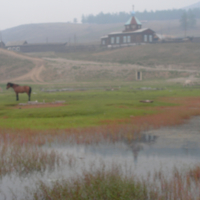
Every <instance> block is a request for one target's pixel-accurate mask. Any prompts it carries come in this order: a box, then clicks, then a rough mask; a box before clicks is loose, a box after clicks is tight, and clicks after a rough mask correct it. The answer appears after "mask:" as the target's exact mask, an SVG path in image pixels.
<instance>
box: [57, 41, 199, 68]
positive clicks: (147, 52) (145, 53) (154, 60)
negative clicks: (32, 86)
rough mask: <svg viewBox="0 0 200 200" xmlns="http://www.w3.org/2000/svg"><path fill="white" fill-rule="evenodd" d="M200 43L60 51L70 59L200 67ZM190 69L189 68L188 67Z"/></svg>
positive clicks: (62, 55)
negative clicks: (99, 50) (89, 50)
mask: <svg viewBox="0 0 200 200" xmlns="http://www.w3.org/2000/svg"><path fill="white" fill-rule="evenodd" d="M199 53H200V43H170V44H149V45H141V46H134V47H125V48H119V49H114V50H105V51H101V52H92V53H91V52H74V53H66V54H65V53H60V54H57V56H61V57H64V58H68V59H79V60H92V61H99V62H114V63H117V62H118V63H123V64H137V65H142V66H155V65H163V66H165V65H178V66H189V65H190V67H199V62H200V58H199ZM188 69H189V68H188Z"/></svg>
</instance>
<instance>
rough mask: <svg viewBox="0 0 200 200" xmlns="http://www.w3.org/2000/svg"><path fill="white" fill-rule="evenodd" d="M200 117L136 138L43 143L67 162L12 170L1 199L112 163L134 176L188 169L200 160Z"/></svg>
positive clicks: (2, 183) (2, 184)
mask: <svg viewBox="0 0 200 200" xmlns="http://www.w3.org/2000/svg"><path fill="white" fill-rule="evenodd" d="M199 122H200V117H195V118H193V119H191V120H190V121H188V122H187V123H185V124H183V125H180V126H176V127H168V128H161V129H159V130H151V131H147V132H144V133H143V136H142V138H141V139H140V140H138V141H131V142H130V141H129V142H128V141H121V142H116V143H109V142H106V141H105V142H101V143H100V144H91V145H74V144H73V145H72V144H70V143H66V144H58V143H54V144H51V145H49V144H46V145H44V146H43V147H42V148H43V149H46V150H47V151H48V150H52V149H55V151H57V152H59V153H62V154H63V155H64V156H65V158H66V163H65V164H64V165H63V166H61V167H60V168H56V169H55V171H53V172H48V171H46V172H45V173H44V174H43V175H42V176H41V174H39V173H34V174H30V175H29V176H27V177H19V176H17V175H15V174H13V175H11V176H5V177H3V178H2V180H1V181H0V188H1V191H0V199H3V198H5V197H7V199H11V197H13V196H14V197H15V198H16V199H22V198H23V197H24V193H25V188H26V187H29V188H35V185H36V184H37V182H38V180H42V181H44V182H46V183H49V184H51V183H52V182H54V181H56V180H61V179H63V178H69V177H74V176H77V175H81V174H82V172H83V171H85V170H86V171H95V170H97V169H101V168H102V167H104V168H105V169H109V168H110V167H112V165H113V164H115V165H118V166H121V168H122V169H123V170H124V172H127V169H128V170H129V171H131V172H133V173H134V174H136V175H137V176H139V177H141V176H143V177H145V176H147V174H149V172H150V173H151V174H153V173H154V172H155V171H158V170H162V171H163V172H164V173H165V174H170V173H171V172H172V170H173V169H174V167H176V168H178V169H181V170H188V169H189V168H190V167H193V166H194V165H195V164H199V163H200V123H199Z"/></svg>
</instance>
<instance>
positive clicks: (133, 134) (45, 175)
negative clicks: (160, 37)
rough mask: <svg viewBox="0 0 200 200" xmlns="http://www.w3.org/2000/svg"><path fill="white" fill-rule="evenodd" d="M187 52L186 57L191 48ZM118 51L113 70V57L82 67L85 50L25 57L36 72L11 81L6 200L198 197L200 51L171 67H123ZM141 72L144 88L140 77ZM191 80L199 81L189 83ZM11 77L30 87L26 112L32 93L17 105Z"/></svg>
mask: <svg viewBox="0 0 200 200" xmlns="http://www.w3.org/2000/svg"><path fill="white" fill-rule="evenodd" d="M176 45H178V47H177V46H176ZM176 45H175V46H174V48H175V49H177V48H179V46H180V45H181V44H176ZM196 45H198V44H195V46H196ZM183 46H184V48H183V49H184V51H183V52H182V51H181V52H182V54H183V55H184V54H185V48H192V47H191V44H183ZM137 48H139V50H141V48H142V47H137ZM162 48H163V46H162ZM127 49H128V48H127ZM127 49H125V50H127ZM167 49H170V48H169V47H168V45H167V48H165V51H168V50H167ZM128 50H130V49H128ZM128 50H127V51H128ZM2 51H3V50H2ZM119 51H120V50H116V51H115V50H114V51H109V52H107V53H108V54H109V55H110V57H109V59H107V60H106V61H107V62H110V63H105V62H100V61H101V59H104V57H106V52H102V55H103V57H102V58H101V57H98V58H99V59H100V58H101V59H100V61H99V62H98V59H96V60H93V59H89V57H87V56H88V55H87V54H86V55H79V56H80V58H81V59H84V61H82V60H78V59H80V58H79V57H77V60H76V58H75V57H74V56H75V53H76V52H75V53H74V54H73V55H71V54H69V55H56V54H53V55H52V56H49V57H48V55H47V54H45V55H42V54H41V56H40V57H42V58H41V59H39V60H37V59H36V60H35V59H34V58H32V57H30V58H29V56H30V55H29V56H28V55H26V56H25V57H24V56H23V59H28V58H29V61H30V63H29V64H30V67H29V68H30V69H29V70H30V71H29V72H28V73H27V72H25V74H24V75H22V76H18V77H15V76H14V75H13V77H8V73H7V72H6V71H5V73H7V74H5V75H2V77H3V79H2V81H1V82H0V87H1V92H0V142H1V145H0V155H1V156H0V199H20V200H23V199H31V200H40V199H42V200H44V199H45V200H47V199H48V200H49V199H56V200H57V199H61V200H62V199H74V200H77V199H87V200H88V199H116V200H117V199H144V200H146V199H152V200H154V199H159V200H161V199H170V200H175V199H181V200H189V199H194V200H196V199H199V196H200V193H199V186H200V148H199V146H200V124H199V120H200V117H199V115H200V95H199V94H200V85H199V73H198V70H199V69H198V65H197V63H198V59H199V57H198V56H196V55H197V54H198V49H197V48H196V49H195V52H196V53H194V54H193V56H196V57H195V58H196V60H195V59H193V60H192V61H191V60H190V59H188V58H187V57H186V58H185V59H186V60H185V61H183V62H185V65H182V63H180V66H179V65H178V64H179V63H175V62H172V65H169V63H168V62H169V59H165V61H166V63H165V65H163V66H161V65H160V62H161V61H159V63H158V64H159V66H158V65H155V66H153V65H154V64H155V63H153V64H152V62H153V61H152V62H151V63H150V64H148V63H147V62H144V63H142V65H144V66H141V65H139V64H135V63H132V59H130V60H129V63H128V64H124V62H122V61H123V59H125V57H123V56H124V55H125V53H124V54H120V56H122V57H123V58H120V57H118V56H117V58H119V59H120V60H117V59H115V60H112V57H113V55H118V54H119ZM123 51H124V50H123ZM146 51H149V46H148V47H147V48H146ZM174 51H176V50H173V51H172V52H174ZM181 52H180V53H181ZM6 53H7V54H9V52H6ZM94 53H95V52H94ZM147 53H148V52H147ZM168 53H170V51H168ZM96 54H97V56H98V55H99V54H101V53H98V52H97V53H96ZM182 54H181V55H182ZM11 55H12V56H13V55H15V57H18V56H19V55H20V54H15V53H13V52H12V53H11ZM11 55H10V56H11ZM49 55H51V54H49ZM140 55H141V54H140ZM167 55H168V54H167ZM183 55H182V56H183ZM20 56H21V55H20ZM56 56H57V57H56ZM59 56H61V57H62V58H60V57H59ZM83 56H85V57H83ZM135 56H137V55H135ZM174 56H175V57H177V56H178V57H179V55H177V54H175V55H174ZM50 57H51V58H50ZM152 57H154V56H153V55H152ZM169 57H170V56H169ZM4 58H5V59H6V58H7V57H4ZM93 58H95V56H94V57H93ZM113 58H114V57H113ZM171 58H173V59H174V60H176V58H174V57H171ZM19 59H20V58H19ZM68 59H71V60H68ZM73 59H74V60H73ZM138 59H139V58H138ZM155 59H157V58H155ZM87 60H88V61H87ZM36 61H38V62H36ZM39 61H41V62H39ZM112 61H113V63H112ZM15 62H19V64H20V65H21V64H22V65H23V67H24V66H25V65H26V62H25V63H24V62H23V63H21V60H16V61H15ZM115 62H118V63H117V64H116V63H115ZM191 62H194V63H191ZM5 63H6V62H5ZM5 63H4V64H3V65H2V66H1V67H2V70H3V67H6V64H5ZM11 64H12V65H13V66H14V63H11ZM34 64H35V65H36V66H35V67H34ZM190 64H191V66H192V67H191V68H187V66H186V65H190ZM4 65H5V66H4ZM181 66H182V67H181ZM16 68H18V67H17V66H16ZM107 69H109V72H108V70H107ZM137 70H141V72H142V75H143V81H136V80H135V72H137ZM18 72H19V71H18ZM83 72H84V73H83ZM20 73H21V72H20ZM160 75H161V76H160ZM48 76H49V78H48ZM91 77H96V78H93V79H91ZM4 79H5V80H4ZM188 79H191V80H192V82H193V84H191V85H187V86H183V83H184V81H185V80H188ZM7 80H9V81H10V82H14V83H15V82H16V81H18V83H19V84H20V85H24V84H27V85H30V86H31V87H32V88H33V92H32V96H31V101H32V102H33V103H32V104H29V105H24V103H27V95H26V94H20V95H19V99H20V101H19V102H16V101H15V94H14V92H13V91H12V90H7V91H6V90H5V87H6V83H7ZM4 82H5V83H4ZM145 100H150V101H149V102H151V103H143V102H145ZM34 102H35V103H34ZM56 102H59V103H56ZM147 102H148V101H147Z"/></svg>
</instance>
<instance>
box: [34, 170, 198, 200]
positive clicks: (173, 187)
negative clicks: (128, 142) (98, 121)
mask: <svg viewBox="0 0 200 200" xmlns="http://www.w3.org/2000/svg"><path fill="white" fill-rule="evenodd" d="M199 168H200V167H199V166H196V167H194V168H193V169H191V170H190V171H189V172H182V171H179V170H177V169H175V170H174V172H173V173H172V174H171V175H170V177H169V176H166V174H165V175H164V173H163V172H162V171H159V172H156V173H155V174H153V176H151V175H150V176H151V178H149V177H146V178H143V179H141V178H138V177H137V176H135V175H133V174H132V173H129V174H126V175H124V174H123V173H122V171H121V170H120V168H118V167H114V168H112V169H111V170H107V171H106V170H104V169H101V170H97V171H95V172H84V173H83V174H82V175H81V176H79V177H77V178H73V179H70V180H62V181H56V182H54V183H53V184H52V185H49V184H46V183H45V182H42V181H40V183H39V184H38V187H37V189H36V190H35V191H32V200H49V199H51V200H56V199H59V200H64V199H69V200H77V199H85V200H86V199H95V200H102V199H106V200H111V199H115V200H127V199H128V200H129V199H130V200H134V199H135V200H138V199H141V200H165V199H167V200H177V199H180V200H198V199H200V198H199V197H200V191H199V187H200V179H199Z"/></svg>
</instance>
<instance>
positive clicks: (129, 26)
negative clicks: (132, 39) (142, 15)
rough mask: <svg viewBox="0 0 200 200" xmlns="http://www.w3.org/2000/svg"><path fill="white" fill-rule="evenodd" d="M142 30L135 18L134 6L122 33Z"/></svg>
mask: <svg viewBox="0 0 200 200" xmlns="http://www.w3.org/2000/svg"><path fill="white" fill-rule="evenodd" d="M141 28H142V24H141V22H140V21H139V20H138V19H137V18H136V17H135V11H134V5H133V10H132V12H131V18H130V19H129V20H128V21H127V22H126V24H125V30H124V32H129V31H136V30H138V29H141Z"/></svg>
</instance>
